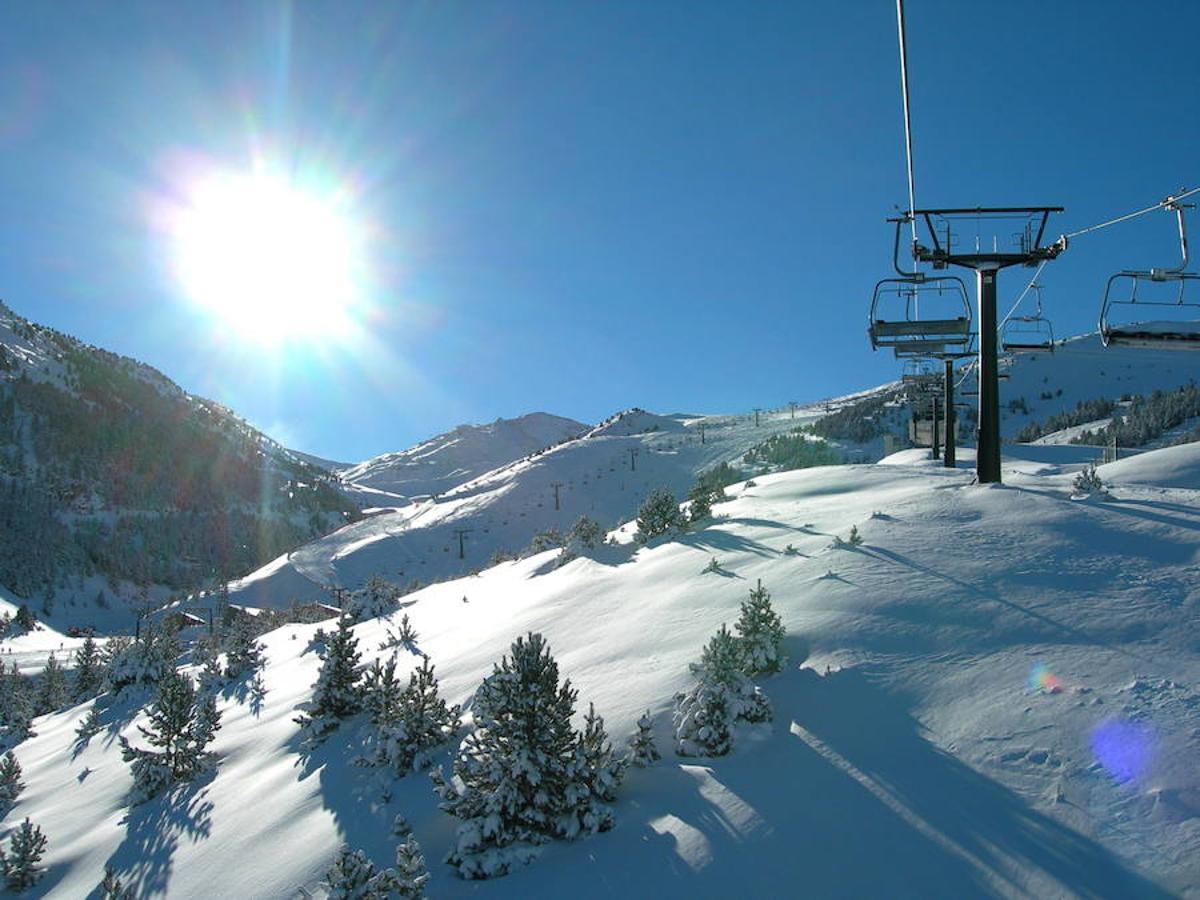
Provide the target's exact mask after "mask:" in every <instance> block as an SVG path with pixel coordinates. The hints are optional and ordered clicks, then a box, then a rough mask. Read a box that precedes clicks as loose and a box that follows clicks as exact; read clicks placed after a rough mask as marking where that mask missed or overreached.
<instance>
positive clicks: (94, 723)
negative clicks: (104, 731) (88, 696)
mask: <svg viewBox="0 0 1200 900" xmlns="http://www.w3.org/2000/svg"><path fill="white" fill-rule="evenodd" d="M102 727H103V726H102V725H101V723H100V710H99V709H97V708H96V707H95V706H93V707H92V708H91V709H89V710H88V714H87V715H86V716H84V717H83V721H81V722H80V723H79V727H78V728H76V729H75V740H76V741H78V742H79V743H80V744H86V743H87V742H88V741H90V740H91V739H92V738H93V737H94V736H95V735H97V734H99V733H100V729H101V728H102Z"/></svg>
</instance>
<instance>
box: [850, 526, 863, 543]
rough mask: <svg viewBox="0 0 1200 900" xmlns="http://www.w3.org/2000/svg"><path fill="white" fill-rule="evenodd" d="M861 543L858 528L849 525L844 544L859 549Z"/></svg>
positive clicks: (861, 538)
mask: <svg viewBox="0 0 1200 900" xmlns="http://www.w3.org/2000/svg"><path fill="white" fill-rule="evenodd" d="M862 542H863V537H862V535H861V534H859V533H858V526H857V525H851V526H850V534H849V536H848V537H847V538H846V543H847V544H849V545H850V546H851V547H861V546H862Z"/></svg>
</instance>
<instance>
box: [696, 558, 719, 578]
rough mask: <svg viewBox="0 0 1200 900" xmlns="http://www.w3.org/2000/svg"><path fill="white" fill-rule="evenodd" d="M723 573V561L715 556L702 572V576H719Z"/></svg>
mask: <svg viewBox="0 0 1200 900" xmlns="http://www.w3.org/2000/svg"><path fill="white" fill-rule="evenodd" d="M720 572H721V561H720V560H719V559H717V558H716V557H715V556H714V557H713V558H712V559H710V560H709V561H708V565H706V566H705V567H704V568H703V569H701V570H700V574H701V575H719V574H720Z"/></svg>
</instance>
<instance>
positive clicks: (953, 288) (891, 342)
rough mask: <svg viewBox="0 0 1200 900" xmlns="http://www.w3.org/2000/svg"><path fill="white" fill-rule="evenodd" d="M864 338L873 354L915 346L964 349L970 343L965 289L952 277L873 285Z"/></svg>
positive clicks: (885, 281) (889, 280)
mask: <svg viewBox="0 0 1200 900" xmlns="http://www.w3.org/2000/svg"><path fill="white" fill-rule="evenodd" d="M923 301H924V305H925V310H924V312H923V311H922V309H921V306H922V302H923ZM931 309H932V310H933V311H934V314H933V315H930V310H931ZM867 334H868V335H869V336H870V338H871V347H872V348H873V349H875V350H879V349H881V348H884V349H895V348H896V347H897V346H900V347H904V348H906V350H911V349H912V348H911V345H914V344H918V343H920V344H925V345H928V346H930V347H933V346H938V347H940V348H941V349H943V350H945V349H958V348H962V347H966V346H967V344H969V343H970V341H971V304H970V302H969V301H968V299H967V289H966V285H964V284H963V281H962V279H961V278H958V277H956V276H953V275H949V276H939V277H936V278H925V277H924V276H913V275H909V276H906V277H902V278H885V279H883V280H882V281H880V282H879V283H878V284H876V285H875V293H874V296H873V297H872V299H871V314H870V325H869V327H868V329H867ZM897 355H899V354H897Z"/></svg>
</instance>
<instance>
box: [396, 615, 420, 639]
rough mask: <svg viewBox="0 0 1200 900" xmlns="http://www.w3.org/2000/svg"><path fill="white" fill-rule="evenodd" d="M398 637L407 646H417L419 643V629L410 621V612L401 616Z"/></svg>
mask: <svg viewBox="0 0 1200 900" xmlns="http://www.w3.org/2000/svg"><path fill="white" fill-rule="evenodd" d="M397 639H398V640H399V641H400V643H401V644H403V645H404V646H406V647H415V646H416V643H417V629H415V628H413V627H412V623H411V622H410V621H408V613H405V614H404V615H403V616H401V617H400V634H399V635H397Z"/></svg>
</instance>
